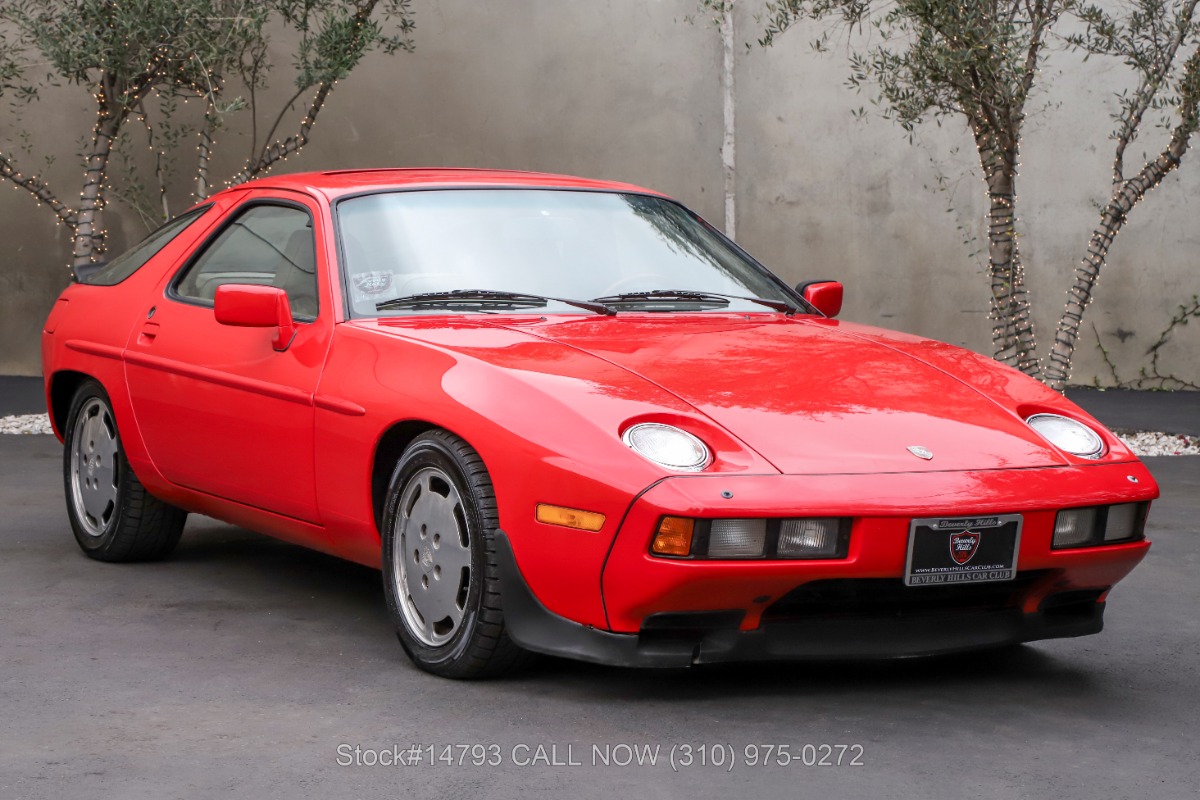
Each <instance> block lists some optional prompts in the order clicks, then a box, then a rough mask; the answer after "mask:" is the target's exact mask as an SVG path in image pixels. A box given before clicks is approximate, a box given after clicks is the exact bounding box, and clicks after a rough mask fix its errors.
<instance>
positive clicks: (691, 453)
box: [621, 422, 712, 472]
mask: <svg viewBox="0 0 1200 800" xmlns="http://www.w3.org/2000/svg"><path fill="white" fill-rule="evenodd" d="M621 441H623V442H625V444H627V445H629V447H630V448H631V449H632V450H633V451H634V452H635V453H637V454H638V455H640V456H641V457H642V458H647V459H649V460H650V461H653V462H654V463H655V464H658V465H659V466H662V467H666V468H667V469H674V470H680V471H682V472H699V471H700V470H702V469H704V468H705V467H707V466H708V465H709V464H711V463H712V454H711V453H709V451H708V447H706V446H705V444H704V442H702V441H700V440H699V439H697V438H696V437H695V436H692V435H691V434H690V433H688V432H687V431H682V430H680V429H679V428H676V427H674V426H673V425H664V424H662V423H661V422H643V423H641V424H639V425H633V426H631V427H630V428H629V429H628V430H627V431H625V433H624V434H623V435H622V436H621Z"/></svg>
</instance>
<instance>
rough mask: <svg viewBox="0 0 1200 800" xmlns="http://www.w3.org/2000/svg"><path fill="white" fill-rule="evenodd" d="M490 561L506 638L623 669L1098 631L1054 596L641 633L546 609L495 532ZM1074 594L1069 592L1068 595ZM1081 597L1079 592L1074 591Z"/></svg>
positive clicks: (685, 624) (898, 651) (679, 617)
mask: <svg viewBox="0 0 1200 800" xmlns="http://www.w3.org/2000/svg"><path fill="white" fill-rule="evenodd" d="M495 541H496V559H497V562H498V564H497V566H498V568H499V570H498V571H499V578H500V592H501V597H502V602H503V604H504V621H505V626H506V628H507V632H508V635H509V637H510V638H511V639H512V640H513V641H514V642H516V643H517V644H518V645H520V646H521V647H523V648H525V649H526V650H532V651H535V652H538V653H547V654H550V655H555V656H564V657H566V658H574V659H578V660H580V661H590V662H592V663H596V664H610V665H614V666H625V667H686V666H691V665H693V664H707V663H720V662H724V661H773V660H837V659H881V658H898V657H909V656H931V655H940V654H944V653H954V652H962V651H967V650H978V649H982V648H988V647H998V646H1001V645H1008V644H1018V643H1021V642H1032V641H1036V640H1039V639H1059V638H1066V637H1073V636H1086V635H1089V634H1093V633H1099V632H1100V631H1101V629H1103V627H1104V603H1099V602H1093V603H1090V604H1089V603H1086V602H1083V603H1068V604H1067V605H1068V606H1069V608H1070V612H1069V613H1065V614H1064V613H1062V609H1061V608H1060V609H1058V613H1055V611H1056V609H1055V604H1053V603H1051V604H1048V607H1047V611H1049V612H1050V613H1043V612H1041V611H1038V612H1035V613H1033V614H1024V613H1022V612H1021V611H1020V610H1019V609H1016V608H1010V609H997V610H990V611H981V610H978V609H976V610H970V609H966V610H958V609H954V608H949V609H947V610H946V611H944V612H937V613H930V614H921V615H914V616H909V617H901V618H887V617H862V618H845V617H841V618H837V619H819V618H818V619H807V620H798V621H786V622H784V621H781V622H770V623H766V624H764V625H763V626H762V627H760V628H758V629H757V630H753V631H742V630H739V629H738V625H739V624H740V622H741V620H742V617H743V615H744V612H742V611H739V610H734V609H728V610H719V611H705V612H699V613H696V612H664V613H661V614H652V615H650V616H649V617H647V618H646V620H645V623H644V626H643V628H642V630H641V632H640V633H638V634H624V633H613V632H611V631H604V630H599V629H598V628H594V627H591V626H588V625H581V624H579V623H578V622H573V621H571V620H569V619H567V618H565V617H562V616H559V615H558V614H555V613H554V612H552V611H550V610H549V609H547V608H546V607H545V606H544V605H542V603H541V602H540V601H539V600H538V599H537V597H535V596H534V594H533V592H532V590H530V588H529V585H528V584H527V583H526V582H525V579H524V577H523V576H522V575H521V570H520V568H519V567H518V566H517V562H516V558H515V556H514V555H513V550H512V544H511V543H510V542H509V540H508V536H507V535H506V534H505V533H504V532H503V531H497V532H496V539H495ZM1071 599H1076V598H1071ZM1079 599H1083V598H1079Z"/></svg>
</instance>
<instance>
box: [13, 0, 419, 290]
mask: <svg viewBox="0 0 1200 800" xmlns="http://www.w3.org/2000/svg"><path fill="white" fill-rule="evenodd" d="M412 29H413V21H412V17H411V13H410V9H409V0H0V95H2V96H3V97H4V98H5V99H6V100H7V101H8V103H9V105H10V106H11V108H12V109H13V111H14V112H15V113H16V115H17V116H20V115H21V114H22V113H23V112H24V111H27V110H29V109H30V108H31V107H36V105H37V103H38V101H39V99H40V98H41V96H42V94H43V93H44V91H45V90H46V89H47V88H48V87H58V86H63V85H67V86H78V87H80V88H82V89H85V90H86V91H88V92H89V93H90V95H91V98H92V103H93V104H94V108H95V120H94V122H93V123H92V125H91V128H90V130H89V131H87V132H86V134H85V136H84V138H83V140H82V141H83V152H82V153H81V154H80V155H81V160H82V164H83V167H84V173H83V182H82V186H81V188H80V191H79V196H78V201H77V202H73V201H72V200H71V198H70V197H69V196H67V195H60V194H59V193H57V192H56V191H55V190H54V189H53V188H52V187H51V186H50V184H49V183H48V181H47V179H46V178H45V176H44V174H43V173H44V167H43V169H42V170H37V169H34V170H29V169H28V168H27V167H25V166H23V165H21V164H18V157H19V156H18V153H17V148H16V147H14V144H13V143H11V142H10V143H2V142H0V176H2V177H3V178H5V179H7V180H8V181H11V182H12V183H13V184H15V185H16V186H18V187H20V188H22V189H24V190H25V191H27V192H28V193H29V194H30V195H32V196H33V198H34V199H36V200H37V201H38V203H39V204H41V205H44V206H46V207H47V208H49V210H50V211H51V212H53V213H54V214H55V215H56V217H57V219H58V221H59V222H60V223H62V224H64V225H66V226H67V227H68V228H69V229H70V230H71V231H72V233H73V248H72V249H73V252H72V267H73V268H74V267H79V266H82V265H84V264H87V263H89V262H91V261H93V260H94V259H96V258H97V257H98V256H100V255H101V254H102V253H103V251H104V241H105V229H104V225H103V222H102V212H103V209H104V208H105V206H106V204H107V200H108V196H109V195H110V194H112V195H117V196H119V197H121V198H122V199H126V200H128V201H129V202H130V203H131V204H133V205H135V206H136V205H137V202H138V200H137V192H136V191H131V190H130V189H131V186H130V184H133V185H134V188H136V186H137V185H138V184H139V183H140V182H141V181H142V180H143V176H142V174H141V173H142V172H144V171H145V170H147V169H148V170H150V171H151V172H152V173H153V175H154V184H155V185H156V186H157V190H158V194H159V196H160V198H161V201H162V202H161V208H159V209H155V210H154V211H152V212H149V215H150V216H151V217H154V216H157V218H158V221H161V220H162V218H163V217H166V216H169V213H170V212H169V207H168V205H167V204H166V180H167V175H166V167H165V165H166V162H168V161H170V160H171V159H172V158H174V157H175V155H176V154H177V153H179V152H181V151H183V152H186V151H187V148H183V147H179V145H180V144H181V143H183V142H184V141H186V140H187V139H188V138H191V137H193V136H194V137H195V140H196V143H197V144H196V148H195V150H194V152H195V158H196V162H195V166H194V186H195V189H194V192H193V194H194V195H195V196H196V197H198V198H201V199H202V198H204V197H205V196H207V194H208V193H209V191H210V188H211V186H212V181H211V177H210V174H209V167H210V164H211V162H212V157H213V148H214V143H215V139H214V136H215V132H216V130H217V129H218V128H219V127H221V126H223V125H226V124H228V122H229V119H230V117H231V116H233V115H236V114H246V115H247V116H249V118H250V120H249V127H250V128H251V147H250V152H249V154H248V155H247V157H246V161H245V163H244V166H243V167H242V168H241V169H240V170H239V171H238V173H237V174H236V175H234V176H232V177H231V178H230V179H229V180H228V181H226V183H227V184H231V183H239V182H242V181H246V180H249V179H251V178H253V177H255V176H257V175H259V174H261V173H263V172H264V171H266V170H268V169H270V168H271V167H272V166H273V165H274V164H276V163H277V162H279V161H280V160H282V159H284V158H287V157H288V156H290V155H292V154H294V153H296V152H298V151H299V150H300V149H301V148H303V147H304V145H305V144H307V142H308V140H309V136H310V135H311V132H312V128H313V124H314V123H315V121H316V119H317V115H318V114H319V113H320V111H321V108H322V106H323V105H324V103H325V101H326V100H327V98H328V96H329V94H330V92H332V91H333V90H334V87H335V85H336V83H337V81H339V80H340V79H342V78H344V77H345V76H346V75H348V74H349V73H350V72H351V71H352V70H353V69H354V68H355V67H356V66H357V65H358V64H359V62H360V61H361V60H362V59H363V57H364V56H365V55H366V54H367V53H369V52H371V51H372V50H376V49H379V50H382V51H383V52H385V53H388V54H391V53H395V52H397V51H400V50H411V48H412V41H411V38H410V35H411V32H412ZM289 30H290V32H291V35H290V36H288V37H287V38H288V39H289V40H292V41H294V42H295V49H294V51H293V52H292V53H291V60H292V63H293V65H294V67H295V78H294V86H295V91H294V93H293V94H292V95H291V96H290V97H289V99H288V100H287V101H286V102H284V103H283V104H282V107H281V108H279V109H278V110H277V111H276V112H275V113H274V115H273V116H267V117H266V118H267V119H270V120H272V121H271V124H270V125H269V126H268V127H266V129H265V131H264V132H263V134H262V135H260V127H259V124H260V114H263V113H264V109H261V108H259V97H260V96H262V94H263V91H264V90H265V89H266V87H267V78H268V74H269V72H270V70H271V67H272V64H271V51H270V48H269V45H270V44H271V37H270V33H271V32H272V31H276V32H279V31H289ZM189 98H197V99H199V100H200V105H201V106H202V107H203V109H204V110H203V114H202V115H200V114H197V115H196V118H194V119H192V118H187V117H186V115H184V114H183V113H182V112H181V110H180V108H179V103H178V101H179V100H181V99H182V100H185V101H186V100H187V99H189ZM300 103H302V104H303V108H304V113H303V116H302V117H301V118H300V120H299V123H298V124H296V126H295V127H294V128H293V127H292V125H293V124H295V123H290V122H288V123H285V120H286V119H287V117H288V114H289V111H290V110H292V109H294V108H295V106H296V105H297V104H300ZM131 122H136V123H137V125H135V126H132V127H141V128H143V129H144V132H145V136H146V137H147V138H148V142H149V147H150V149H151V150H152V151H154V153H155V157H154V159H153V162H154V163H153V166H152V167H145V168H140V167H138V166H137V162H136V161H135V160H132V159H130V160H129V169H128V170H127V175H126V176H125V177H126V181H125V182H124V184H122V185H118V184H117V182H115V181H114V176H113V174H112V172H113V170H112V167H113V159H114V154H115V153H117V152H119V151H120V148H121V146H122V144H123V143H126V142H128V140H129V139H130V131H129V130H128V128H129V127H131V126H130V123H131ZM140 135H141V134H139V136H140ZM24 138H25V139H26V142H25V145H26V146H24V147H23V148H22V149H23V150H24V151H25V152H24V153H23V155H26V156H28V155H30V152H31V151H32V150H33V149H34V148H33V147H32V145H31V142H30V141H29V140H31V139H32V137H30V136H28V135H26V136H25V137H24ZM43 155H45V156H46V161H45V164H46V165H48V164H49V163H51V161H52V160H53V154H43ZM123 190H124V191H123ZM139 210H141V211H142V212H143V215H146V214H147V212H146V211H145V210H144V209H139Z"/></svg>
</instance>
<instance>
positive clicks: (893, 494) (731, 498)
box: [499, 462, 1158, 666]
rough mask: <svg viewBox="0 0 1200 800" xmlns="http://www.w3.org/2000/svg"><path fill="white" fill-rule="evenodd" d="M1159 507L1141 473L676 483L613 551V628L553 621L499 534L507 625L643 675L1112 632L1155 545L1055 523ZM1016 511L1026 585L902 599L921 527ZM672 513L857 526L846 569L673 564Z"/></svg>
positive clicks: (916, 591)
mask: <svg viewBox="0 0 1200 800" xmlns="http://www.w3.org/2000/svg"><path fill="white" fill-rule="evenodd" d="M1157 496H1158V488H1157V485H1156V484H1155V482H1154V479H1153V478H1152V477H1151V476H1150V474H1149V472H1148V471H1147V470H1146V468H1145V467H1144V466H1143V465H1142V464H1141V463H1139V462H1125V463H1117V464H1104V465H1087V466H1075V467H1051V468H1045V469H1020V470H990V471H979V472H947V473H928V472H927V473H912V474H908V473H905V474H888V475H826V476H777V475H773V476H728V475H713V476H688V477H678V478H670V479H667V480H664V481H660V482H659V483H657V484H655V485H654V486H652V487H650V488H649V489H648V490H646V491H645V492H643V493H642V494H641V495H640V496H639V497H638V498H637V500H636V501H635V502H634V503H633V505H632V506H631V507H630V509H629V512H628V514H627V515H626V516H625V519H624V521H623V523H622V525H621V529H620V531H619V533H618V534H617V536H616V539H615V541H614V542H613V546H612V549H611V551H610V553H609V557H608V560H607V562H606V564H605V567H604V572H603V579H602V588H603V599H604V605H605V610H606V613H607V617H608V621H609V630H607V631H602V630H599V629H598V628H593V627H590V626H585V625H580V624H578V623H576V622H574V621H571V620H568V619H566V618H564V617H561V616H557V615H555V614H553V613H552V612H550V611H548V610H547V609H545V608H544V607H543V606H542V605H541V603H540V602H539V601H538V600H537V596H536V586H534V587H532V588H531V587H529V586H527V585H526V584H525V581H524V580H523V579H522V576H521V572H520V569H519V567H518V562H517V560H516V558H514V557H513V555H512V549H511V546H510V545H509V544H508V540H507V538H506V537H503V536H502V537H501V538H502V539H503V543H502V546H501V547H500V548H499V551H500V553H499V554H500V555H501V559H500V560H501V565H502V581H503V583H502V591H503V596H504V607H505V617H506V621H507V622H508V627H509V633H510V635H511V636H512V638H513V639H514V640H515V641H516V642H517V643H518V644H521V645H523V646H525V647H526V648H528V649H531V650H536V651H541V652H549V653H555V654H559V655H566V656H570V657H574V658H579V659H583V660H588V661H597V662H602V663H611V664H625V665H631V666H635V665H640V666H681V665H687V664H692V663H704V662H714V661H732V660H763V659H806V658H867V657H884V656H917V655H933V654H937V653H946V652H953V651H961V650H969V649H976V648H983V647H992V646H997V645H1003V644H1009V643H1018V642H1028V641H1034V640H1038V639H1048V638H1060V637H1069V636H1081V635H1086V634H1090V633H1096V632H1098V631H1100V630H1101V628H1102V627H1103V613H1104V601H1105V599H1106V597H1107V593H1108V590H1109V589H1111V588H1112V586H1114V585H1115V584H1116V583H1117V582H1118V581H1120V580H1121V579H1122V578H1123V577H1124V576H1125V575H1126V574H1128V573H1129V571H1130V570H1132V569H1133V568H1134V567H1135V566H1136V565H1137V563H1138V562H1139V561H1141V559H1142V558H1143V557H1144V556H1145V554H1146V551H1147V550H1148V549H1149V546H1150V545H1149V542H1147V541H1144V540H1143V541H1136V542H1127V543H1122V544H1114V545H1107V546H1103V547H1089V548H1080V549H1074V550H1053V549H1052V548H1051V540H1052V537H1053V529H1054V519H1055V515H1056V513H1057V511H1058V510H1059V509H1061V508H1068V507H1073V506H1088V505H1104V504H1111V503H1124V502H1141V501H1149V500H1152V499H1153V498H1155V497H1157ZM1009 513H1019V514H1021V515H1022V519H1023V527H1022V534H1021V540H1020V549H1019V551H1018V555H1017V569H1018V575H1017V578H1016V579H1015V580H1013V581H1006V582H1000V583H987V584H977V585H971V586H962V587H958V588H951V587H938V586H935V587H927V586H922V587H907V586H904V585H903V574H904V566H905V561H906V555H907V546H908V535H909V527H910V522H911V520H912V519H913V518H923V517H939V516H947V517H949V516H973V515H985V514H1009ZM664 515H673V516H692V517H713V518H715V517H756V516H757V517H764V516H765V517H788V516H838V517H852V518H853V520H854V521H853V528H852V531H851V536H850V547H849V552H848V553H847V555H846V557H845V558H842V559H831V560H824V561H784V560H756V561H715V560H714V561H705V560H672V559H667V558H661V557H656V556H652V555H651V554H650V552H649V546H650V540H651V538H652V536H653V531H654V530H655V528H656V527H657V524H658V521H659V519H661V517H662V516H664ZM505 554H507V555H505ZM505 559H507V565H505Z"/></svg>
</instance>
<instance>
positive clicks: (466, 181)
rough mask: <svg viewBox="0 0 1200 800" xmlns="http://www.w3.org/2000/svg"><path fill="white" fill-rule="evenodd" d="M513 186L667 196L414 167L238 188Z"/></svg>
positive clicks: (329, 193) (311, 175) (330, 190)
mask: <svg viewBox="0 0 1200 800" xmlns="http://www.w3.org/2000/svg"><path fill="white" fill-rule="evenodd" d="M489 187H490V188H513V187H529V188H536V189H576V190H580V189H582V190H591V191H618V192H636V193H638V194H651V195H658V196H663V195H662V194H661V193H659V192H655V191H653V190H650V189H644V188H642V187H640V186H635V185H633V184H630V183H620V182H617V181H603V180H592V179H590V178H578V177H575V176H572V175H553V174H550V173H544V172H521V171H517V170H497V169H470V168H459V167H456V168H447V167H424V168H409V169H343V170H332V171H327V172H297V173H292V174H290V175H272V176H270V177H267V178H259V179H258V180H254V181H250V182H249V183H243V184H240V185H238V186H235V187H231V188H234V189H290V190H293V191H297V190H299V191H306V192H309V193H319V194H323V195H325V196H326V197H328V198H329V199H334V198H337V197H341V196H343V195H348V194H359V193H361V192H374V191H387V190H389V189H433V188H489Z"/></svg>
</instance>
